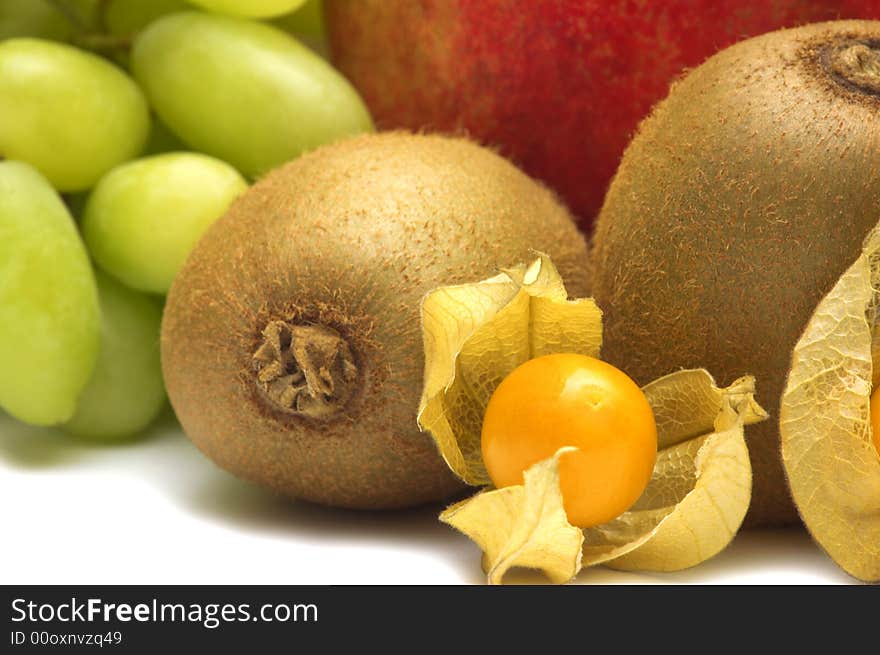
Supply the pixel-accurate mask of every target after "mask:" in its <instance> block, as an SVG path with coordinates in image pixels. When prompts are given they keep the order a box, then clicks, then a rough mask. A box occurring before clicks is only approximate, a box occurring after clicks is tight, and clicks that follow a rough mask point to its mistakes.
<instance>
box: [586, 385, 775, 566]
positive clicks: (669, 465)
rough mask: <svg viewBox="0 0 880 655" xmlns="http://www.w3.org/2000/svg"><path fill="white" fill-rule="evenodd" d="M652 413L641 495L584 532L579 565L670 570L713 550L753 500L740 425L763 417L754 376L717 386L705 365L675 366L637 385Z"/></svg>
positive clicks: (690, 563) (725, 540)
mask: <svg viewBox="0 0 880 655" xmlns="http://www.w3.org/2000/svg"><path fill="white" fill-rule="evenodd" d="M643 391H644V392H645V395H646V396H647V398H648V402H650V403H651V407H652V408H653V409H654V416H655V418H656V420H657V441H658V453H657V463H656V464H655V466H654V474H653V476H652V478H651V482H650V483H649V484H648V487H647V488H646V489H645V492H644V493H643V494H642V496H641V498H639V500H638V501H636V503H635V504H634V505H633V506H632V507H631V508H630V509H629V510H628V511H627V512H625V513H624V514H622V515H621V516H619V517H618V518H617V519H615V520H614V521H611V522H609V523H606V524H604V525H600V526H597V527H595V528H591V529H588V530H586V531H585V539H586V543H585V546H584V566H590V565H593V564H607V565H608V566H611V567H613V568H618V569H628V570H652V571H675V570H679V569H683V568H687V567H689V566H694V565H696V564H699V563H700V562H703V561H705V560H707V559H709V558H710V557H712V556H714V555H716V554H717V553H719V552H720V551H721V550H722V549H723V548H724V547H725V546H727V544H729V543H730V541H731V539H733V537H734V535H735V534H736V532H737V530H738V529H739V526H740V524H741V523H742V520H743V518H744V517H745V513H746V510H747V509H748V506H749V501H750V499H751V481H752V472H751V466H750V465H749V453H748V449H747V448H746V443H745V438H744V435H743V426H745V425H748V424H751V423H756V422H758V421H761V420H763V419H765V418H767V414H766V412H764V410H763V409H762V408H761V407H760V406H759V405H758V404H757V403H756V402H755V399H754V393H755V383H754V379H753V378H751V377H743V378H740V379H739V380H737V381H736V382H734V383H733V384H732V385H730V386H729V387H727V388H726V389H719V388H718V387H717V386H716V385H715V382H714V380H713V379H712V376H711V375H709V373H707V372H706V371H704V370H692V371H679V372H677V373H673V374H671V375H667V376H665V377H663V378H660V379H659V380H656V381H655V382H652V383H650V384H648V385H647V386H645V387H644V388H643Z"/></svg>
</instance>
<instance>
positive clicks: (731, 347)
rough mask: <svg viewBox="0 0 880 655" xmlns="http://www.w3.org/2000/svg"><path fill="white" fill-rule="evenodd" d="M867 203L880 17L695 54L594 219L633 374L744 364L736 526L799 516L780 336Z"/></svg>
mask: <svg viewBox="0 0 880 655" xmlns="http://www.w3.org/2000/svg"><path fill="white" fill-rule="evenodd" d="M878 219H880V22H874V21H839V22H831V23H819V24H814V25H808V26H804V27H800V28H796V29H792V30H783V31H779V32H773V33H769V34H766V35H763V36H760V37H757V38H754V39H750V40H747V41H743V42H741V43H739V44H737V45H735V46H733V47H731V48H728V49H727V50H724V51H722V52H721V53H719V54H717V55H715V56H714V57H712V58H711V59H709V60H707V61H706V62H705V63H703V64H702V65H701V66H700V67H698V68H696V69H694V70H693V71H692V72H690V74H688V75H687V77H685V78H684V79H683V80H681V81H679V82H678V83H677V84H676V85H674V86H673V88H672V90H671V91H670V94H669V96H668V97H667V98H666V100H664V101H663V102H661V103H660V104H659V105H658V106H657V107H656V108H655V109H654V111H653V113H652V115H651V116H650V117H649V118H647V119H646V120H645V121H644V122H643V123H642V125H641V126H640V128H639V131H638V133H637V135H636V137H635V138H634V140H633V141H632V143H631V145H630V146H629V148H628V150H627V151H626V154H625V156H624V158H623V161H622V163H621V166H620V169H619V171H618V173H617V175H616V177H615V179H614V181H613V183H612V185H611V187H610V190H609V192H608V195H607V197H606V200H605V204H604V207H603V209H602V212H601V216H600V218H599V221H598V224H597V231H596V234H595V237H594V252H593V262H592V265H593V281H592V284H593V292H594V295H595V298H596V300H597V302H598V303H599V306H600V307H602V308H603V310H605V312H606V328H605V342H604V346H603V355H604V356H605V357H607V359H608V360H609V361H611V362H613V363H615V364H617V365H618V366H621V367H622V368H623V369H624V370H626V371H627V372H628V373H630V374H631V375H633V376H634V377H635V378H636V379H637V380H639V381H641V382H647V381H648V380H651V379H653V378H655V377H657V376H658V375H661V374H665V373H669V372H670V371H672V370H674V369H676V368H678V367H692V366H704V367H706V368H707V369H709V370H710V371H711V372H712V373H713V374H714V375H715V376H716V377H718V378H719V379H720V382H721V383H723V384H727V383H729V382H731V381H732V379H733V378H734V377H736V376H739V375H742V374H744V373H750V374H754V375H755V376H757V384H758V399H759V401H760V402H761V403H762V404H763V405H764V407H766V408H767V409H768V410H770V411H771V413H772V414H773V420H771V421H767V422H765V423H763V424H759V425H756V426H754V427H751V428H749V429H748V430H747V440H748V444H749V449H750V452H751V457H752V466H753V473H754V488H753V501H752V505H751V508H750V510H749V515H748V517H747V520H746V523H747V524H748V525H758V524H773V523H785V522H790V521H793V520H796V518H797V515H796V513H795V510H794V507H793V505H792V503H791V501H790V498H789V494H788V489H787V486H786V482H785V477H784V475H783V471H782V467H781V463H780V458H779V433H778V422H777V419H778V407H779V399H780V396H781V393H782V388H783V384H784V382H785V378H786V375H787V372H788V368H789V363H790V357H791V351H792V348H793V347H794V344H795V342H796V341H797V339H798V337H799V335H800V334H801V331H802V329H803V327H804V326H805V324H806V322H807V320H808V319H809V317H810V315H811V314H812V312H813V310H814V308H815V306H816V304H817V302H818V301H819V299H820V298H821V297H822V296H823V295H824V294H825V293H827V292H828V291H829V290H830V289H831V287H832V286H833V284H834V282H835V281H836V280H837V278H838V277H839V276H840V275H841V274H842V272H843V271H844V270H845V269H846V267H847V266H849V265H850V264H851V263H852V261H853V260H854V259H855V258H856V257H857V256H858V254H859V252H860V245H861V241H862V239H863V237H864V236H865V235H866V234H867V232H868V231H869V229H870V228H871V227H873V226H874V225H875V224H876V223H877V221H878Z"/></svg>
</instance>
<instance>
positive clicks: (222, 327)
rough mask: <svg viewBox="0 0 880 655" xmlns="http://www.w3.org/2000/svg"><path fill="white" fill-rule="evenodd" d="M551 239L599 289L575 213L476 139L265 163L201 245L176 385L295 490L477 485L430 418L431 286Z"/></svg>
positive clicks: (396, 142)
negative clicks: (441, 442) (464, 474)
mask: <svg viewBox="0 0 880 655" xmlns="http://www.w3.org/2000/svg"><path fill="white" fill-rule="evenodd" d="M532 249H534V250H539V251H543V252H547V253H548V254H550V256H551V257H552V258H553V261H554V262H555V264H556V265H557V267H558V268H559V270H560V272H561V274H562V275H563V278H564V279H565V281H566V282H567V283H568V285H569V290H570V292H571V293H572V295H578V296H583V295H586V293H587V291H588V289H587V269H588V266H587V250H586V243H585V240H584V238H583V237H582V236H581V234H580V233H579V232H578V231H577V228H576V227H575V225H574V223H573V221H572V219H571V217H570V215H569V214H568V212H567V210H566V209H565V208H564V207H563V206H562V205H561V204H560V203H559V202H558V201H557V199H556V198H555V196H554V195H553V194H552V193H551V192H550V191H549V190H547V189H546V188H544V187H542V186H541V185H540V184H538V183H537V182H535V181H533V180H532V179H530V178H529V177H527V176H526V175H525V174H524V173H522V172H520V171H519V170H518V169H516V168H515V167H514V166H513V165H512V164H510V163H508V162H507V161H506V160H504V159H503V158H502V157H500V156H498V155H497V154H495V153H494V152H492V151H490V150H488V149H485V148H482V147H480V146H477V145H475V144H473V143H471V142H469V141H466V140H464V139H455V138H448V137H441V136H428V135H411V134H407V133H401V132H396V133H385V134H380V135H369V136H362V137H357V138H353V139H350V140H346V141H343V142H340V143H338V144H335V145H331V146H326V147H323V148H320V149H319V150H316V151H314V152H312V153H310V154H307V155H305V156H303V157H301V158H299V159H297V160H295V161H293V162H291V163H289V164H287V165H285V166H283V167H281V168H280V169H277V170H275V171H273V172H272V173H270V174H269V175H267V176H266V177H265V178H264V179H262V180H261V181H259V182H258V183H256V184H255V185H254V186H253V187H252V188H251V189H250V190H249V191H247V192H246V193H245V194H243V196H242V197H241V198H239V199H238V200H237V201H236V202H235V203H234V204H233V206H232V207H231V208H230V210H229V212H228V213H227V214H226V215H225V216H224V217H223V218H221V219H220V220H219V221H218V222H217V223H215V224H214V225H213V226H212V227H211V229H210V230H209V231H208V232H207V233H206V234H205V236H204V237H203V238H202V239H201V240H200V242H199V243H198V245H197V246H196V248H195V250H194V251H193V252H192V254H191V255H190V257H189V258H188V260H187V262H186V264H185V266H184V267H183V269H182V270H181V272H180V274H179V275H178V277H177V278H176V280H175V282H174V284H173V286H172V288H171V291H170V293H169V296H168V302H167V306H166V309H165V315H164V319H163V325H162V342H161V345H162V367H163V371H164V375H165V381H166V384H167V388H168V394H169V397H170V399H171V402H172V404H173V406H174V409H175V411H176V413H177V416H178V418H179V419H180V421H181V423H182V425H183V428H184V430H185V432H186V433H187V435H188V436H189V437H190V438H191V439H192V440H193V441H194V442H195V444H196V445H197V446H198V447H199V448H200V449H201V450H202V451H204V452H205V454H207V455H208V456H209V457H210V458H211V459H213V460H214V461H215V462H216V463H217V464H218V465H220V466H221V467H223V468H225V469H227V470H229V471H231V472H232V473H234V474H236V475H238V476H240V477H243V478H246V479H248V480H252V481H254V482H257V483H259V484H262V485H265V486H268V487H271V488H272V489H274V490H276V491H278V492H280V493H282V494H285V495H288V496H292V497H295V498H303V499H307V500H311V501H314V502H318V503H323V504H328V505H335V506H342V507H352V508H395V507H405V506H412V505H417V504H420V503H424V502H428V501H433V500H439V499H442V498H445V497H448V496H449V495H450V494H452V493H454V492H455V491H457V490H458V489H460V488H461V483H460V482H459V481H458V480H457V478H455V477H454V476H453V474H452V473H451V472H450V471H449V469H448V467H447V466H446V464H445V463H444V461H443V460H442V458H441V457H440V455H439V454H438V452H437V450H436V448H435V446H434V444H433V441H432V439H431V437H430V435H428V434H424V433H421V432H420V431H419V428H418V425H417V422H416V412H417V409H418V403H419V397H420V394H421V390H422V376H423V372H424V371H423V369H424V357H423V346H422V334H421V325H420V315H419V312H420V302H421V300H422V297H423V296H424V295H425V294H426V293H427V292H428V291H430V290H432V289H434V288H436V287H438V286H441V285H447V284H460V283H465V282H471V281H476V280H480V279H483V278H485V277H488V276H492V275H495V274H497V273H498V272H499V268H501V267H506V266H511V265H515V264H517V263H519V262H524V261H530V260H531V259H533V258H534V253H533V252H532Z"/></svg>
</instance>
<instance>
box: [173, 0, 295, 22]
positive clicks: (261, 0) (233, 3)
mask: <svg viewBox="0 0 880 655" xmlns="http://www.w3.org/2000/svg"><path fill="white" fill-rule="evenodd" d="M189 2H190V4H194V5H198V6H199V7H202V8H203V9H208V10H210V11H216V12H219V13H221V14H229V15H230V16H240V17H242V18H271V17H272V16H280V15H282V14H287V13H290V12H291V11H294V10H295V9H297V8H298V7H299V6H300V5H302V4H303V2H305V0H189Z"/></svg>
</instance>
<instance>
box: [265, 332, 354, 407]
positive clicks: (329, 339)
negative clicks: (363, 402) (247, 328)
mask: <svg viewBox="0 0 880 655" xmlns="http://www.w3.org/2000/svg"><path fill="white" fill-rule="evenodd" d="M252 363H253V367H254V371H255V373H256V376H255V380H256V386H257V390H258V391H259V393H260V395H261V397H262V398H263V400H264V401H266V402H268V403H269V405H270V406H271V407H272V408H273V409H276V410H280V411H282V412H285V413H287V414H294V415H300V416H304V417H308V418H313V419H320V420H329V419H330V418H332V417H334V416H335V415H337V414H339V413H340V412H341V411H342V410H343V409H344V407H345V405H346V403H347V402H348V401H349V399H350V398H351V396H352V394H353V393H354V391H355V389H356V387H357V384H358V369H357V365H356V364H355V361H354V357H353V356H352V353H351V348H350V347H349V345H348V342H347V341H346V340H345V339H344V338H343V337H342V336H341V335H340V334H339V333H338V332H337V331H336V330H334V329H332V328H329V327H327V326H324V325H296V324H291V323H288V322H286V321H281V320H274V321H270V322H269V323H268V324H267V325H266V327H265V328H264V330H263V333H262V341H261V342H260V345H259V346H258V347H257V349H256V351H255V352H254V354H253V358H252Z"/></svg>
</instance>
